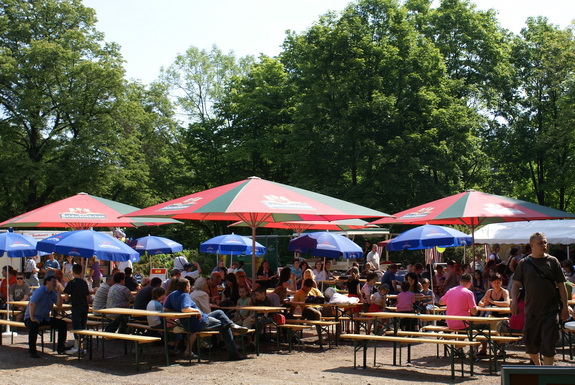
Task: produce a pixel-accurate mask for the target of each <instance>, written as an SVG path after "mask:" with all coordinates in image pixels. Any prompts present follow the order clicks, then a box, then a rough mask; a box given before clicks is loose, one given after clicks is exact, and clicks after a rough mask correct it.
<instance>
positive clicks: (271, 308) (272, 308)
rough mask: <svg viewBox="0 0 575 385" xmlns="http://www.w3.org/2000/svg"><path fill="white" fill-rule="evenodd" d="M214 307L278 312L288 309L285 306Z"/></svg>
mask: <svg viewBox="0 0 575 385" xmlns="http://www.w3.org/2000/svg"><path fill="white" fill-rule="evenodd" d="M214 308H218V309H224V310H247V311H255V312H256V313H278V312H280V311H284V310H286V308H285V307H281V306H279V307H278V306H214Z"/></svg>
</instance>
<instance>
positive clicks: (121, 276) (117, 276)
mask: <svg viewBox="0 0 575 385" xmlns="http://www.w3.org/2000/svg"><path fill="white" fill-rule="evenodd" d="M124 279H126V274H124V273H116V274H114V283H120V282H122V281H123V280H124Z"/></svg>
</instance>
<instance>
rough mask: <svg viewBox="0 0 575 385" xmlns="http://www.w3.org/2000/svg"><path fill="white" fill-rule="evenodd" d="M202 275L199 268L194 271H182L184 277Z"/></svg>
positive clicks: (194, 277) (195, 277)
mask: <svg viewBox="0 0 575 385" xmlns="http://www.w3.org/2000/svg"><path fill="white" fill-rule="evenodd" d="M199 276H200V273H198V271H197V270H194V271H184V272H183V273H182V278H186V277H192V278H193V279H197V278H198V277H199Z"/></svg>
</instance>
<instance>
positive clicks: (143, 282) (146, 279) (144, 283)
mask: <svg viewBox="0 0 575 385" xmlns="http://www.w3.org/2000/svg"><path fill="white" fill-rule="evenodd" d="M150 281H151V279H150V277H143V278H142V280H141V281H140V286H142V287H146V286H148V285H149V284H150Z"/></svg>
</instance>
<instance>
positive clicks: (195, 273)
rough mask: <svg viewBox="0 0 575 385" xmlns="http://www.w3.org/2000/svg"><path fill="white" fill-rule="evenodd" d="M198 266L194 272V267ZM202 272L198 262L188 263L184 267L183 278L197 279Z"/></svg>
mask: <svg viewBox="0 0 575 385" xmlns="http://www.w3.org/2000/svg"><path fill="white" fill-rule="evenodd" d="M194 266H196V270H194V271H192V267H194ZM201 272H202V269H201V267H200V264H199V263H198V262H192V263H186V264H185V265H184V271H183V272H182V278H186V277H192V278H193V279H197V278H198V277H199V276H200V274H201Z"/></svg>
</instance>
